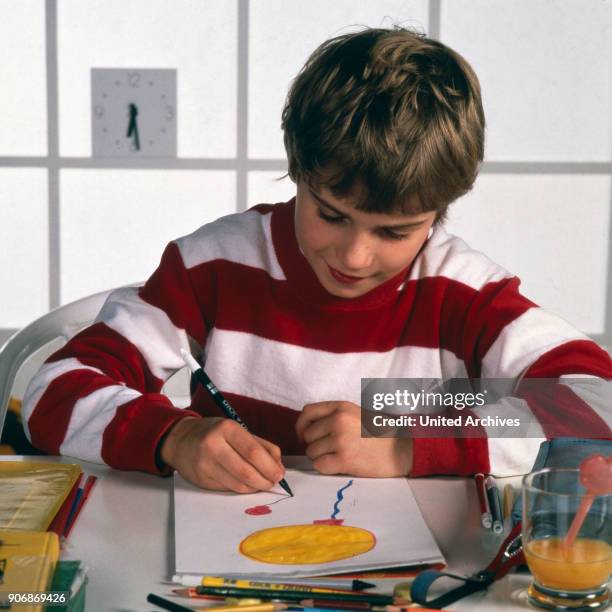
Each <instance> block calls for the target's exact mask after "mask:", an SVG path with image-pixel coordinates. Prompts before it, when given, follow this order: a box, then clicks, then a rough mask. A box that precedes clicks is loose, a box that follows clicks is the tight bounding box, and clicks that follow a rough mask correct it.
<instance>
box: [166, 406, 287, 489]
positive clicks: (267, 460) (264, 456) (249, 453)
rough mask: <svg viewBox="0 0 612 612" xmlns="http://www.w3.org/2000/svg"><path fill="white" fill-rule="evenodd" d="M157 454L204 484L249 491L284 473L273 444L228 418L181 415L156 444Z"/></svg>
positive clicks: (269, 483) (271, 483)
mask: <svg viewBox="0 0 612 612" xmlns="http://www.w3.org/2000/svg"><path fill="white" fill-rule="evenodd" d="M160 456H161V459H162V461H163V462H164V463H166V464H167V465H169V466H170V467H173V468H174V469H175V470H176V471H177V472H178V473H179V474H180V475H181V476H182V477H183V478H184V479H185V480H188V481H189V482H191V483H192V484H194V485H196V486H198V487H202V488H204V489H216V490H219V491H227V490H230V491H235V492H236V493H255V492H256V491H263V490H267V489H270V488H272V487H273V486H274V485H275V484H276V483H277V482H278V481H279V480H281V478H283V476H284V474H285V468H284V467H283V464H282V463H281V452H280V449H279V447H278V446H276V445H275V444H272V443H271V442H268V441H267V440H264V439H262V438H259V437H257V436H254V435H253V434H251V433H249V432H248V431H247V430H246V429H244V427H241V426H240V425H238V423H235V422H234V421H232V420H230V419H223V418H214V417H210V418H196V417H185V418H184V419H181V420H180V421H178V422H177V423H176V424H175V425H174V426H173V427H172V429H171V430H170V432H169V433H168V435H167V436H166V439H165V440H164V442H163V443H162V447H161V452H160Z"/></svg>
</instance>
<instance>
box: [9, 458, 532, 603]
mask: <svg viewBox="0 0 612 612" xmlns="http://www.w3.org/2000/svg"><path fill="white" fill-rule="evenodd" d="M23 458H24V457H8V456H7V457H2V458H1V459H2V460H12V459H16V460H20V459H23ZM28 459H33V460H38V459H39V458H38V457H30V458H28ZM41 459H42V460H58V458H54V457H52V458H49V457H43V458H41ZM59 460H61V461H62V462H64V463H74V461H73V460H71V459H69V458H61V459H59ZM79 463H81V465H82V466H83V471H84V472H85V474H95V475H97V476H98V482H97V484H96V486H95V487H94V489H93V491H92V493H91V496H90V497H89V499H88V501H87V504H86V506H85V507H84V509H83V512H82V513H81V515H80V516H79V519H78V521H77V523H76V524H75V527H74V529H73V530H72V533H71V534H70V539H69V540H68V543H67V547H66V550H65V555H64V556H65V557H66V558H74V559H81V560H82V561H83V562H84V563H85V565H86V566H87V567H88V568H89V584H88V586H87V610H88V611H90V610H91V611H92V612H104V611H106V610H112V611H115V612H117V611H120V612H128V611H130V612H132V611H150V610H152V609H154V608H155V606H152V605H151V604H148V603H147V601H146V596H147V594H148V593H156V594H158V595H162V596H170V595H171V593H172V588H176V587H173V586H172V585H170V584H169V583H168V577H169V576H170V575H171V572H172V570H173V554H174V542H173V530H172V524H171V521H170V516H169V510H170V493H171V490H172V479H171V478H159V477H157V476H150V475H147V474H141V473H137V472H119V471H115V470H111V469H109V468H105V467H103V466H99V465H94V464H91V463H85V462H79ZM410 484H411V486H412V489H413V491H414V494H415V497H416V499H417V502H418V504H419V506H420V508H421V511H422V512H423V515H424V516H425V519H426V521H427V523H428V525H429V527H430V529H431V531H432V532H433V534H434V536H435V538H436V540H437V542H438V545H439V546H440V549H441V550H442V553H443V554H444V556H445V557H446V560H447V562H448V565H449V570H450V571H455V572H457V573H461V574H463V573H472V572H473V571H475V570H477V569H481V568H482V567H484V566H485V565H486V564H487V563H488V562H489V561H490V560H491V559H492V558H493V556H494V553H495V551H496V550H497V548H498V546H499V544H500V543H501V541H502V539H503V538H502V537H497V536H493V535H492V534H491V533H490V532H488V531H485V530H483V529H481V527H480V524H479V511H478V502H477V499H476V490H475V487H474V483H473V482H472V480H469V479H462V478H435V479H434V478H424V479H415V480H411V482H410ZM529 581H530V577H529V576H528V575H524V574H521V575H511V576H508V577H506V578H504V579H503V580H501V581H499V582H498V583H496V584H495V585H493V587H491V588H490V589H489V591H488V592H487V593H486V594H482V593H480V594H475V595H472V596H470V597H469V598H465V599H463V600H460V601H459V602H457V603H456V604H454V605H453V606H451V608H450V609H451V610H458V611H470V612H471V611H472V610H486V611H488V612H496V611H498V610H504V611H507V610H517V611H519V610H521V611H523V612H524V611H525V610H527V605H526V603H525V595H524V592H525V589H526V587H527V585H528V583H529ZM380 584H381V585H383V584H384V582H381V583H380ZM390 584H392V583H387V585H386V588H387V590H388V589H389V585H390ZM175 601H177V602H180V603H183V604H188V600H184V599H175Z"/></svg>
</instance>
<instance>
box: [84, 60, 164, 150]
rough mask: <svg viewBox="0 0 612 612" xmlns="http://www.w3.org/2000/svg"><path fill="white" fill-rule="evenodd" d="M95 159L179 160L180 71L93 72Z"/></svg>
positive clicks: (108, 70) (120, 69) (94, 70)
mask: <svg viewBox="0 0 612 612" xmlns="http://www.w3.org/2000/svg"><path fill="white" fill-rule="evenodd" d="M91 124H92V151H93V156H94V157H176V70H175V69H151V68H143V69H139V68H92V70H91Z"/></svg>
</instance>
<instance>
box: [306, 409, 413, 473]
mask: <svg viewBox="0 0 612 612" xmlns="http://www.w3.org/2000/svg"><path fill="white" fill-rule="evenodd" d="M296 431H297V435H298V438H299V439H300V440H302V441H303V442H304V443H305V444H306V455H307V456H308V457H309V458H310V459H311V460H312V461H313V463H314V467H315V469H316V470H317V471H318V472H321V474H349V475H351V476H364V477H389V476H407V475H408V474H409V472H410V470H411V469H412V440H410V439H406V438H362V437H361V408H360V407H359V406H357V405H356V404H353V403H352V402H317V403H316V404H306V406H304V409H303V410H302V413H301V414H300V416H299V417H298V420H297V423H296Z"/></svg>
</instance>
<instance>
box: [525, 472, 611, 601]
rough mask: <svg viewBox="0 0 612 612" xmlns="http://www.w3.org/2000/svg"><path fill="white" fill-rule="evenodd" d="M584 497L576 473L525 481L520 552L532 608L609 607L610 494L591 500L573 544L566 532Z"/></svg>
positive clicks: (537, 474) (544, 475) (528, 477)
mask: <svg viewBox="0 0 612 612" xmlns="http://www.w3.org/2000/svg"><path fill="white" fill-rule="evenodd" d="M585 494H586V491H585V489H584V487H583V486H582V485H581V483H580V471H579V470H578V469H561V468H547V469H543V470H539V471H537V472H532V473H531V474H527V475H526V476H525V477H524V478H523V531H522V539H523V551H524V553H525V559H526V561H527V565H528V566H529V569H530V570H531V573H532V574H533V582H532V584H531V586H530V587H529V589H528V591H527V593H528V597H529V601H530V603H531V604H533V605H535V606H537V607H540V608H545V609H547V610H573V611H580V610H585V611H586V610H604V609H605V608H606V607H607V606H608V604H609V603H610V591H609V588H608V581H609V579H610V574H611V573H612V494H609V495H600V496H597V497H594V498H593V500H592V504H591V507H590V509H589V511H588V513H587V515H586V518H585V520H584V523H583V524H582V527H581V528H580V531H579V532H578V535H577V537H576V539H575V540H574V542H573V543H572V544H571V545H569V546H568V543H567V541H566V535H567V532H568V531H569V529H570V526H571V524H572V521H573V519H574V516H575V515H576V512H577V511H578V508H579V507H580V503H581V501H582V499H583V497H584V495H585Z"/></svg>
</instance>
